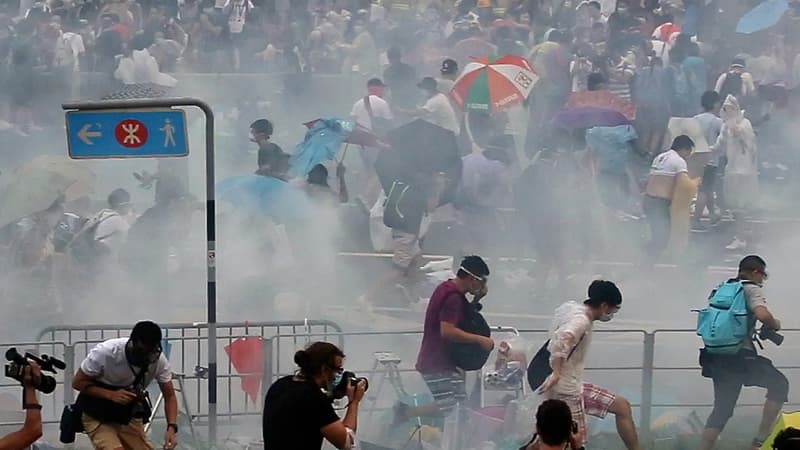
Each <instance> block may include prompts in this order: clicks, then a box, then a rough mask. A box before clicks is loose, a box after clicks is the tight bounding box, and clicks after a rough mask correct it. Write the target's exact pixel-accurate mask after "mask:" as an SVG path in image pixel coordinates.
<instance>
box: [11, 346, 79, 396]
mask: <svg viewBox="0 0 800 450" xmlns="http://www.w3.org/2000/svg"><path fill="white" fill-rule="evenodd" d="M6 360H7V361H8V362H9V363H8V364H6V376H7V377H9V378H13V379H15V380H17V381H19V382H20V383H22V378H23V372H24V371H25V367H27V366H28V365H29V363H28V361H34V362H35V363H36V364H38V365H39V368H40V369H41V370H42V372H50V373H54V374H55V373H58V372H56V369H59V370H64V369H66V368H67V365H66V364H64V361H61V360H60V359H56V358H53V357H52V356H47V355H42V356H41V357H39V356H36V355H33V354H31V353H25V356H22V355H20V354H19V352H18V351H17V349H16V348H14V347H11V348H9V349H8V351H6ZM35 387H36V389H37V390H38V391H40V392H42V393H43V394H50V393H52V392H53V391H54V390H56V379H55V378H53V377H51V376H49V375H45V374H42V375H41V377H40V379H39V384H38V385H37V386H35Z"/></svg>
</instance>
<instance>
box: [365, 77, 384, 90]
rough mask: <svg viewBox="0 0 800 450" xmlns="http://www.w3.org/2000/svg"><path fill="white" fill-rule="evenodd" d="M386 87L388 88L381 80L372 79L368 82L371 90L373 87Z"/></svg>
mask: <svg viewBox="0 0 800 450" xmlns="http://www.w3.org/2000/svg"><path fill="white" fill-rule="evenodd" d="M384 86H386V85H385V84H383V81H382V80H381V79H380V78H370V79H369V81H367V87H368V88H371V87H384Z"/></svg>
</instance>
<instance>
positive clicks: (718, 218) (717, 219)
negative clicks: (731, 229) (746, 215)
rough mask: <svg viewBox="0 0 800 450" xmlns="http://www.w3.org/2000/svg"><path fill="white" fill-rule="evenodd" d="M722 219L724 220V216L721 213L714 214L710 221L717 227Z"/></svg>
mask: <svg viewBox="0 0 800 450" xmlns="http://www.w3.org/2000/svg"><path fill="white" fill-rule="evenodd" d="M721 221H722V216H721V215H720V214H712V215H711V219H710V220H709V223H710V224H711V226H712V227H715V226H717V225H719V223H720V222H721Z"/></svg>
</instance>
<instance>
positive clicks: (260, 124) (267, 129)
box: [250, 119, 273, 136]
mask: <svg viewBox="0 0 800 450" xmlns="http://www.w3.org/2000/svg"><path fill="white" fill-rule="evenodd" d="M250 129H251V130H253V131H255V132H256V133H261V134H266V135H267V136H272V131H273V127H272V122H270V121H269V120H267V119H258V120H256V121H255V122H253V123H251V124H250Z"/></svg>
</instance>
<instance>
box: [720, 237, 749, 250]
mask: <svg viewBox="0 0 800 450" xmlns="http://www.w3.org/2000/svg"><path fill="white" fill-rule="evenodd" d="M744 248H747V242H745V241H743V240H741V239H739V238H738V237H735V238H733V242H731V243H730V244H728V246H727V247H725V250H731V251H733V250H742V249H744Z"/></svg>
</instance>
